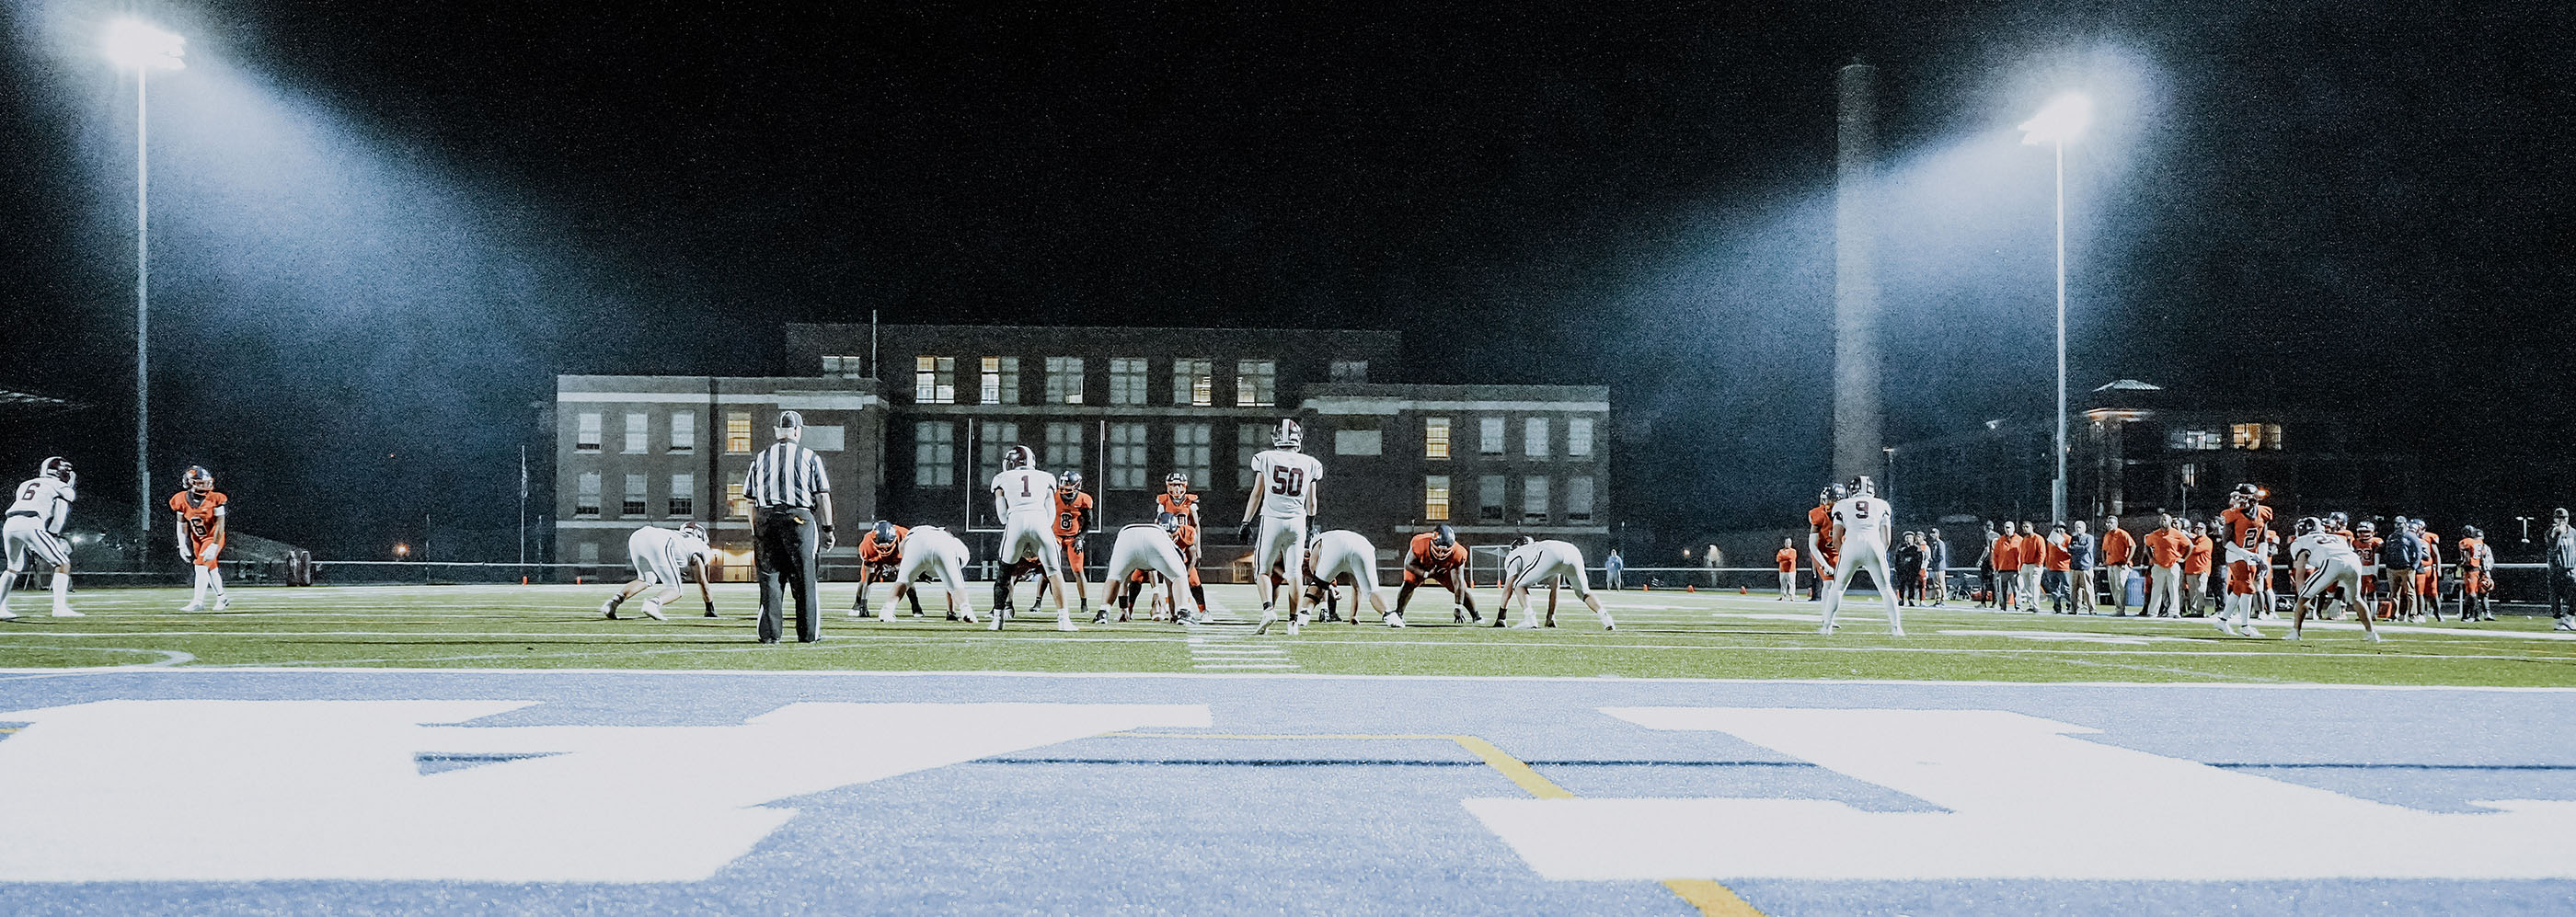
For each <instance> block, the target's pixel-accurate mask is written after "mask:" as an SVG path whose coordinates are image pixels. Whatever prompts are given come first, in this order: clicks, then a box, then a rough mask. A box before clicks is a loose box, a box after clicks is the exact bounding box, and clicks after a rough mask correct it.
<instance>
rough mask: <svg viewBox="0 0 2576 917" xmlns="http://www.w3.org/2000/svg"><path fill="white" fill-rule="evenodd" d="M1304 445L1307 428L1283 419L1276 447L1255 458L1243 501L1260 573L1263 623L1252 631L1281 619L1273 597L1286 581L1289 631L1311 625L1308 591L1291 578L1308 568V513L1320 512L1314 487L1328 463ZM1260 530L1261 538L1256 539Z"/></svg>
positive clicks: (1267, 627)
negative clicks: (1306, 604) (1249, 487)
mask: <svg viewBox="0 0 2576 917" xmlns="http://www.w3.org/2000/svg"><path fill="white" fill-rule="evenodd" d="M1305 443H1306V431H1305V430H1304V429H1303V428H1301V427H1299V426H1297V422H1296V421H1295V420H1291V419H1288V418H1284V417H1283V418H1280V420H1279V426H1278V427H1277V428H1275V429H1273V430H1272V432H1271V435H1270V444H1271V445H1272V446H1273V447H1275V448H1271V449H1267V450H1264V451H1263V452H1262V453H1261V454H1259V455H1255V456H1253V457H1252V493H1251V494H1250V495H1249V496H1248V497H1247V498H1246V499H1245V500H1244V504H1243V531H1242V535H1243V537H1244V540H1246V541H1252V542H1253V548H1252V569H1254V570H1256V571H1259V572H1258V576H1259V585H1260V586H1261V595H1262V600H1261V624H1260V626H1257V627H1254V628H1253V629H1252V632H1253V633H1256V634H1258V633H1264V632H1267V631H1268V630H1270V625H1271V623H1272V622H1275V621H1277V620H1279V611H1278V609H1276V608H1274V607H1272V605H1271V598H1270V597H1271V595H1272V594H1273V593H1275V592H1277V591H1278V589H1279V587H1280V586H1283V585H1285V586H1288V633H1289V635H1290V636H1295V635H1296V633H1297V629H1298V628H1300V627H1303V626H1305V624H1306V612H1305V610H1304V609H1303V608H1301V607H1300V606H1299V600H1300V599H1302V598H1304V596H1303V595H1302V593H1303V591H1304V590H1302V589H1299V588H1298V587H1297V586H1296V585H1295V584H1294V583H1293V582H1291V578H1293V577H1295V576H1297V575H1298V572H1299V571H1301V570H1304V569H1306V517H1308V516H1311V515H1313V514H1314V512H1315V486H1316V485H1317V484H1318V483H1320V482H1322V481H1323V479H1324V465H1323V463H1321V462H1318V461H1315V457H1314V456H1311V455H1307V454H1305V453H1303V452H1300V451H1298V450H1299V449H1301V448H1303V447H1304V446H1305ZM1256 521H1257V522H1258V524H1259V528H1258V529H1256V528H1255V527H1254V525H1255V523H1256ZM1256 534H1257V535H1258V540H1254V538H1255V536H1256Z"/></svg>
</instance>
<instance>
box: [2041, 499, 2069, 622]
mask: <svg viewBox="0 0 2576 917" xmlns="http://www.w3.org/2000/svg"><path fill="white" fill-rule="evenodd" d="M2046 550H2047V554H2046V555H2045V557H2046V558H2047V564H2048V566H2047V570H2046V572H2043V573H2041V574H2040V585H2039V588H2040V590H2041V591H2044V592H2046V593H2048V605H2049V608H2048V613H2049V614H2057V615H2062V614H2065V613H2066V601H2067V595H2066V590H2067V587H2068V586H2070V585H2072V584H2073V580H2074V577H2073V576H2072V575H2071V574H2072V573H2073V572H2074V569H2075V549H2074V543H2073V539H2071V538H2070V537H2068V536H2067V534H2066V523H2063V522H2053V523H2050V524H2049V526H2048V545H2047V548H2046Z"/></svg>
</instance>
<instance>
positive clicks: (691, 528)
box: [680, 522, 707, 541]
mask: <svg viewBox="0 0 2576 917" xmlns="http://www.w3.org/2000/svg"><path fill="white" fill-rule="evenodd" d="M680 537H682V538H692V539H696V540H698V541H705V540H707V527H706V525H705V524H704V523H698V522H691V523H689V524H687V525H683V526H680Z"/></svg>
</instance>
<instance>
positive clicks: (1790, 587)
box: [1771, 538, 1798, 602]
mask: <svg viewBox="0 0 2576 917" xmlns="http://www.w3.org/2000/svg"><path fill="white" fill-rule="evenodd" d="M1771 559H1772V560H1775V561H1778V562H1779V564H1780V599H1779V600H1780V601H1783V602H1787V601H1791V600H1793V599H1796V598H1797V596H1798V540H1797V539H1795V538H1783V539H1780V553H1778V554H1774V555H1771Z"/></svg>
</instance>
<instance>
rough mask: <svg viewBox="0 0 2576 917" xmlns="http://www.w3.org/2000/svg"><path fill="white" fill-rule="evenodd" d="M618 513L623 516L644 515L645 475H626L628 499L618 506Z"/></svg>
mask: <svg viewBox="0 0 2576 917" xmlns="http://www.w3.org/2000/svg"><path fill="white" fill-rule="evenodd" d="M617 514H618V515H621V516H641V515H644V476H643V475H640V474H630V475H627V476H626V501H625V503H624V504H623V505H621V506H619V507H618V508H617Z"/></svg>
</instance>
